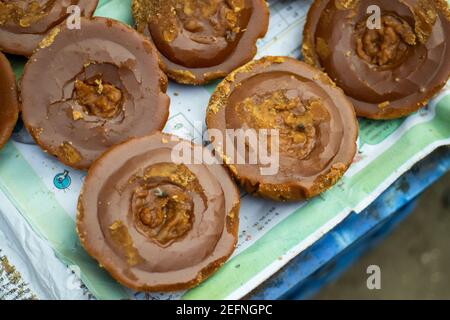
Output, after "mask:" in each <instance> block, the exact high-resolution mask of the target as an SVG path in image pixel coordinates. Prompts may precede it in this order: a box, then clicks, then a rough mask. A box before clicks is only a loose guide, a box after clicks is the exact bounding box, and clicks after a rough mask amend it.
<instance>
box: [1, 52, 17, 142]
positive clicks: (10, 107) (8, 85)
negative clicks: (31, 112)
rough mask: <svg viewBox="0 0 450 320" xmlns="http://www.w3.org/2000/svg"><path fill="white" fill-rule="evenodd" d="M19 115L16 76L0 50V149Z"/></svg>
mask: <svg viewBox="0 0 450 320" xmlns="http://www.w3.org/2000/svg"><path fill="white" fill-rule="evenodd" d="M18 117H19V102H18V98H17V88H16V77H15V75H14V72H13V70H12V68H11V65H10V64H9V61H8V59H6V57H5V56H4V55H3V54H2V53H1V52H0V149H1V148H2V147H3V146H4V145H5V143H6V142H7V141H8V139H9V137H10V136H11V133H12V132H13V130H14V126H15V125H16V122H17V118H18Z"/></svg>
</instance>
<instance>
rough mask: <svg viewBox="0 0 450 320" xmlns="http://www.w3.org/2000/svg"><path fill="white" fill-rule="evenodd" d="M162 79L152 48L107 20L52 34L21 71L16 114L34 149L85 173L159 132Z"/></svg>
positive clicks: (164, 100)
mask: <svg viewBox="0 0 450 320" xmlns="http://www.w3.org/2000/svg"><path fill="white" fill-rule="evenodd" d="M166 89H167V78H166V76H165V75H164V74H163V72H162V71H161V70H160V68H159V62H158V54H157V51H156V49H155V48H154V46H153V45H152V44H151V43H150V42H149V41H148V40H146V39H145V38H144V37H143V36H142V35H140V34H139V33H138V32H136V31H135V30H133V29H131V28H129V27H128V26H126V25H124V24H122V23H120V22H117V21H114V20H111V19H106V18H93V19H86V18H83V19H82V27H81V29H80V30H69V29H67V28H66V27H65V26H61V27H57V28H55V29H54V30H52V31H51V35H50V36H48V37H47V38H45V39H44V40H43V41H42V46H41V49H40V50H38V51H37V52H36V53H35V54H34V55H33V56H32V57H31V59H30V60H29V62H28V63H27V65H26V66H25V70H24V75H23V78H22V114H23V120H24V123H25V125H26V127H27V129H28V131H29V132H30V133H31V135H32V136H33V138H34V139H35V140H36V142H37V143H38V144H39V145H40V146H41V147H42V148H43V149H44V150H45V151H46V152H48V153H50V154H52V155H55V156H56V157H58V158H59V160H61V161H62V162H63V163H65V164H67V165H69V166H72V167H74V168H79V169H85V168H88V167H89V166H90V165H91V163H92V162H93V161H94V160H95V159H96V158H97V157H99V156H100V155H101V154H102V153H103V152H104V151H106V150H107V149H108V148H110V147H111V146H113V145H116V144H118V143H121V142H123V141H125V140H128V139H129V138H131V137H138V136H143V135H147V134H151V133H153V132H155V131H158V130H161V129H162V128H163V127H164V125H165V123H166V121H167V118H168V115H169V98H168V96H167V95H166V93H165V92H166Z"/></svg>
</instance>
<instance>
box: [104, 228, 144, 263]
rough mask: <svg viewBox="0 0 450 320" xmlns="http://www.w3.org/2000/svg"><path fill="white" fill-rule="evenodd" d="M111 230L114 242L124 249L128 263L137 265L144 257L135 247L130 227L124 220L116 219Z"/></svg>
mask: <svg viewBox="0 0 450 320" xmlns="http://www.w3.org/2000/svg"><path fill="white" fill-rule="evenodd" d="M109 231H110V233H111V237H112V239H113V240H114V242H115V243H116V244H117V245H118V246H120V247H121V248H122V250H123V251H124V252H123V253H124V254H125V257H126V259H127V263H128V265H130V266H135V265H137V264H138V263H139V262H140V261H141V259H142V258H141V256H140V255H139V252H138V251H137V249H136V248H135V247H134V244H133V239H131V236H130V234H129V233H128V229H127V227H126V226H125V225H124V224H123V222H122V221H120V220H116V221H115V222H114V223H113V224H111V225H110V226H109Z"/></svg>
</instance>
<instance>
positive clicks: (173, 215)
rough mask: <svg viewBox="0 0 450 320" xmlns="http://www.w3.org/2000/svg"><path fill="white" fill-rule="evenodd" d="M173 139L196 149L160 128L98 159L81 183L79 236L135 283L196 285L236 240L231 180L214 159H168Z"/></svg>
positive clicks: (122, 278) (143, 286)
mask: <svg viewBox="0 0 450 320" xmlns="http://www.w3.org/2000/svg"><path fill="white" fill-rule="evenodd" d="M180 145H183V146H185V149H186V150H191V151H192V154H194V153H195V151H193V148H194V145H193V144H192V143H191V142H189V141H185V140H181V139H179V138H176V137H175V136H172V135H167V134H163V133H156V134H154V135H151V136H146V137H142V138H136V139H132V140H130V141H128V142H126V143H123V144H120V145H118V146H116V147H113V148H112V149H111V150H109V151H107V152H106V153H105V154H104V155H103V156H102V157H101V158H99V159H98V160H97V161H96V162H95V163H94V164H93V166H92V167H91V168H90V170H89V172H88V175H87V177H86V180H85V182H84V186H83V189H82V192H81V195H80V198H79V203H78V215H77V231H78V235H79V237H80V239H81V243H82V244H83V246H84V248H85V249H86V250H87V252H88V253H89V254H90V255H91V256H92V257H94V258H95V259H96V260H97V261H98V262H99V263H100V265H101V266H102V267H104V268H105V269H106V270H107V271H108V272H109V273H110V274H111V275H112V276H113V277H114V278H115V279H116V280H117V281H119V282H120V283H122V284H123V285H125V286H127V287H129V288H132V289H134V290H139V291H173V290H182V289H188V288H191V287H193V286H196V285H197V284H199V283H200V282H202V281H204V280H205V279H206V278H207V277H209V276H210V275H211V274H212V273H214V272H215V271H216V270H217V269H218V268H219V267H220V266H221V265H222V264H223V263H225V261H226V260H227V259H228V257H229V256H230V255H231V254H232V252H233V251H234V248H235V245H236V242H237V232H238V224H239V205H240V199H239V191H238V189H237V187H236V185H235V184H234V183H233V181H232V179H231V177H230V176H229V175H228V172H227V170H226V169H225V168H224V167H223V166H221V165H220V164H213V165H206V164H191V163H195V162H194V161H185V162H182V161H174V160H173V154H172V153H173V152H174V149H175V148H176V147H177V146H180ZM196 147H198V148H200V150H203V151H204V152H209V153H210V151H208V150H207V149H203V147H202V146H196ZM197 163H200V162H197Z"/></svg>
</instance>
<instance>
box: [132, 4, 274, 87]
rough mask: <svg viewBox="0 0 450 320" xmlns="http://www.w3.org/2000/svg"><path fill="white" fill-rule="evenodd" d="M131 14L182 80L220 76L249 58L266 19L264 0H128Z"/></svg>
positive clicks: (169, 68)
mask: <svg viewBox="0 0 450 320" xmlns="http://www.w3.org/2000/svg"><path fill="white" fill-rule="evenodd" d="M133 16H134V19H135V21H136V27H137V30H138V31H139V32H141V33H143V34H144V35H145V36H147V37H149V38H150V39H151V40H152V41H153V42H154V43H155V45H156V47H157V48H158V50H159V52H160V53H161V58H162V61H163V63H164V66H165V71H166V73H167V74H168V75H169V77H171V78H173V79H174V80H176V81H178V82H180V83H188V84H204V83H206V82H208V81H210V80H213V79H217V78H220V77H223V76H225V75H227V74H228V73H229V72H231V71H232V70H234V69H235V68H237V67H239V66H241V65H243V64H245V63H246V62H248V61H250V60H251V59H252V58H253V56H254V55H255V54H256V41H257V40H258V38H261V37H263V36H264V35H265V33H266V31H267V28H268V23H269V11H268V8H267V5H266V3H265V1H264V0H212V1H205V0H133Z"/></svg>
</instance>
